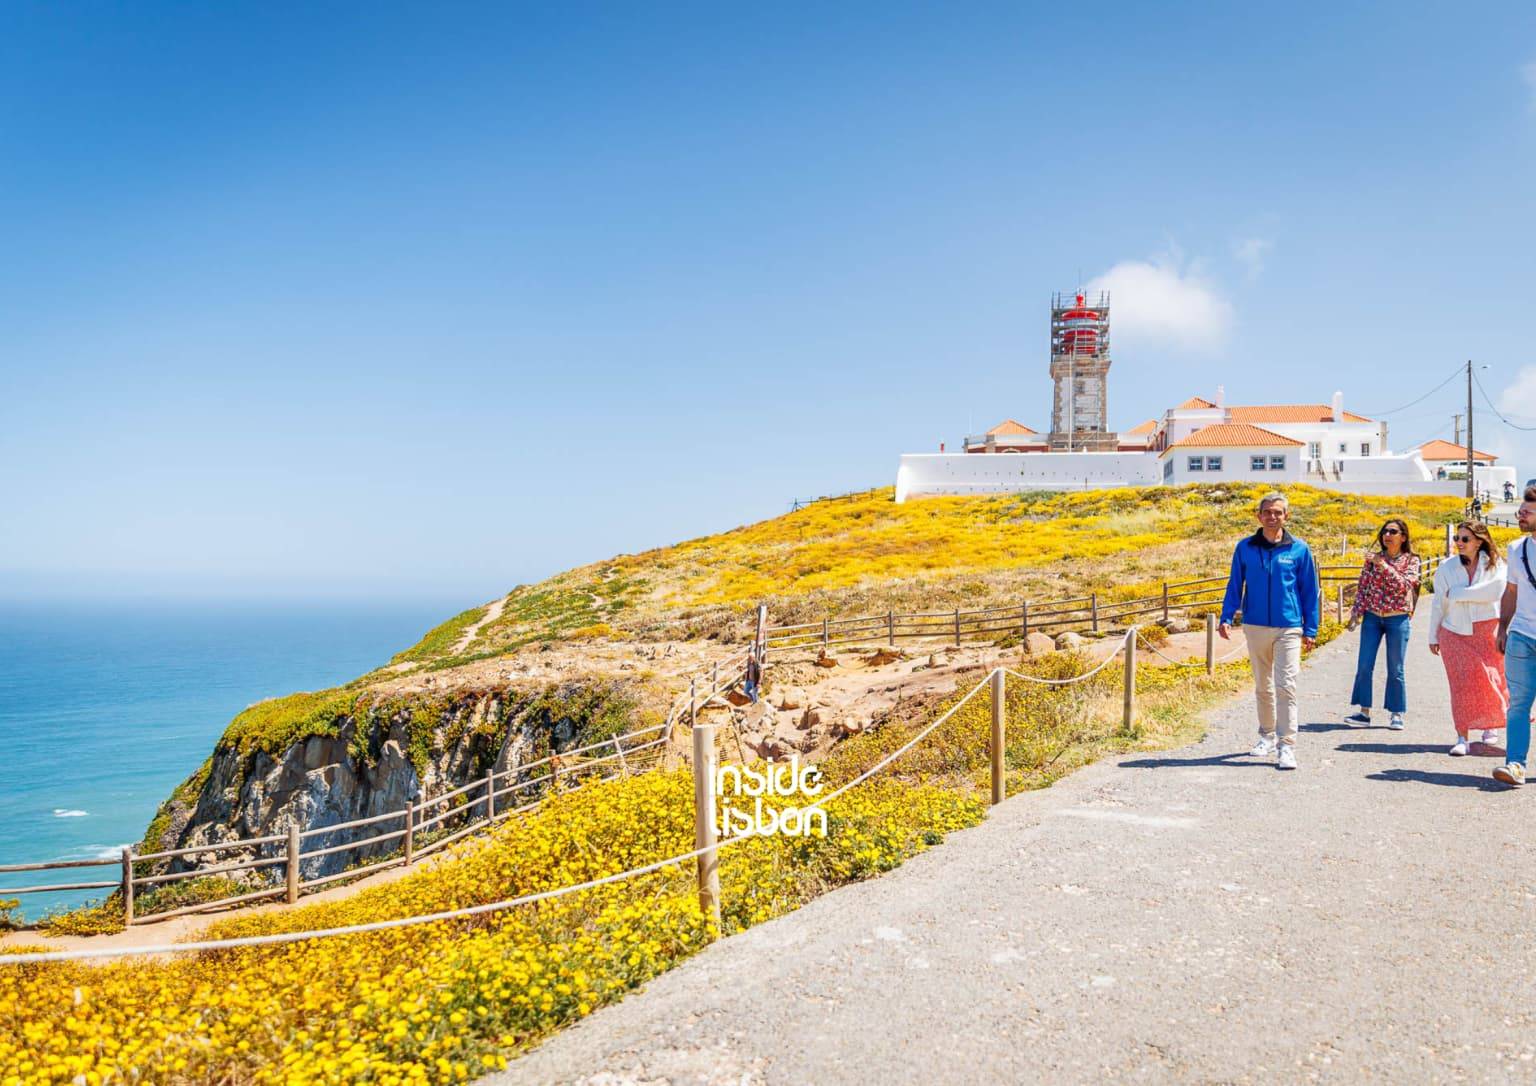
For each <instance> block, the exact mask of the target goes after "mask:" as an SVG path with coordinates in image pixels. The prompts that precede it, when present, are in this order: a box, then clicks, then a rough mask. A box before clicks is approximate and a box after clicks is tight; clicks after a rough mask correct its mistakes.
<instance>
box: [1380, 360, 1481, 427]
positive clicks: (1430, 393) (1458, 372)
mask: <svg viewBox="0 0 1536 1086" xmlns="http://www.w3.org/2000/svg"><path fill="white" fill-rule="evenodd" d="M1462 369H1463V368H1462V367H1461V366H1457V367H1456V368H1455V369H1453V370H1452V371H1451V375H1450V376H1449V377H1447V378H1446V379H1445V380H1444V381H1441V382H1440V383H1439V384H1438V385H1436V386H1435V387H1434V388H1432V389H1430V390H1429V391H1428V392H1426V393H1424V395H1422V396H1420V397H1419V398H1418V399H1417V400H1413V401H1411V402H1410V403H1405V404H1403V406H1402V407H1394V408H1393V409H1392V410H1390V411H1367V412H1366V414H1367V415H1369V416H1370V417H1371V418H1376V419H1379V418H1381V417H1382V416H1383V415H1395V414H1397V413H1398V412H1399V411H1406V410H1408V409H1409V408H1410V407H1414V406H1416V405H1418V404H1421V403H1423V402H1424V401H1425V400H1427V399H1429V398H1430V397H1431V396H1433V395H1434V394H1435V393H1437V392H1439V391H1440V390H1441V389H1442V388H1444V387H1445V386H1446V385H1448V384H1450V383H1451V382H1452V381H1454V380H1456V378H1458V377H1460V376H1461V374H1462Z"/></svg>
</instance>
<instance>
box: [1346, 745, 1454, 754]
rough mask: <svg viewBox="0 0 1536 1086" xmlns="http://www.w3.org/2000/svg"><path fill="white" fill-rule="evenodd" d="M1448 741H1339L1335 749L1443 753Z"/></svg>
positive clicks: (1371, 752) (1378, 752) (1362, 752)
mask: <svg viewBox="0 0 1536 1086" xmlns="http://www.w3.org/2000/svg"><path fill="white" fill-rule="evenodd" d="M1450 746H1451V745H1450V744H1449V743H1340V744H1339V745H1338V746H1337V747H1335V748H1334V749H1335V750H1339V751H1348V752H1349V753H1352V754H1444V753H1445V752H1446V751H1447V750H1449V749H1450Z"/></svg>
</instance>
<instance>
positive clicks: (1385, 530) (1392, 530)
mask: <svg viewBox="0 0 1536 1086" xmlns="http://www.w3.org/2000/svg"><path fill="white" fill-rule="evenodd" d="M1381 534H1382V535H1402V534H1403V533H1402V529H1400V528H1383V529H1382V530H1381Z"/></svg>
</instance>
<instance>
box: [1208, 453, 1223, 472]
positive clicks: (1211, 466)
mask: <svg viewBox="0 0 1536 1086" xmlns="http://www.w3.org/2000/svg"><path fill="white" fill-rule="evenodd" d="M1205 470H1206V471H1220V470H1221V457H1219V456H1207V457H1206V458H1205Z"/></svg>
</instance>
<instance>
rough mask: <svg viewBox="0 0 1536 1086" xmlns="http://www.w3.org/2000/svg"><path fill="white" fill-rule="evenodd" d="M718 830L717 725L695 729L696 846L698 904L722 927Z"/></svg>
mask: <svg viewBox="0 0 1536 1086" xmlns="http://www.w3.org/2000/svg"><path fill="white" fill-rule="evenodd" d="M716 843H717V838H716V831H715V726H714V725H713V724H699V725H695V726H694V729H693V847H694V848H699V849H704V850H705V851H703V852H701V853H699V855H698V857H697V860H698V864H697V867H698V875H699V907H700V908H701V909H703V910H704V912H705V913H707V914H708V915H709V917H710V919H712V920H713V921H714V922H715V929H716V930H717V931H718V930H719V927H720V853H719V850H718V849H717V848H716Z"/></svg>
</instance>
